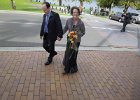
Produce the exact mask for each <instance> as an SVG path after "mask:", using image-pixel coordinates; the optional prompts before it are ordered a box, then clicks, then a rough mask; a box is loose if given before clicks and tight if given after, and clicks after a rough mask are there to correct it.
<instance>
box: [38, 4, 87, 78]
mask: <svg viewBox="0 0 140 100" xmlns="http://www.w3.org/2000/svg"><path fill="white" fill-rule="evenodd" d="M42 10H43V11H44V13H45V14H44V15H43V22H42V26H41V31H40V38H41V39H43V48H44V49H45V50H46V51H47V52H48V53H49V57H48V59H47V61H46V62H45V65H49V64H51V62H52V60H53V57H54V56H55V55H57V52H56V51H55V41H56V40H58V41H60V40H61V39H62V37H63V34H64V33H66V32H67V31H68V34H67V45H66V51H65V55H64V59H63V65H64V66H65V67H64V72H63V74H64V75H65V74H68V73H75V72H77V71H78V68H77V62H76V60H77V54H78V48H79V45H80V42H81V37H82V36H83V35H84V34H85V26H84V23H83V22H82V20H81V19H80V18H79V15H80V10H79V8H77V7H72V8H71V15H72V18H69V19H68V20H67V21H66V25H65V27H64V29H63V30H62V24H61V20H60V17H59V14H58V13H56V12H53V11H51V8H50V4H49V3H48V2H44V3H43V6H42Z"/></svg>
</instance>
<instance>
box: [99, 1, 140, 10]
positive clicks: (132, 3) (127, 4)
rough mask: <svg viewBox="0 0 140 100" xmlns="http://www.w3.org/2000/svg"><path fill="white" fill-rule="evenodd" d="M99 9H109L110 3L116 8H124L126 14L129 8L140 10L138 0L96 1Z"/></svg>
mask: <svg viewBox="0 0 140 100" xmlns="http://www.w3.org/2000/svg"><path fill="white" fill-rule="evenodd" d="M97 3H98V5H99V6H100V7H107V8H111V5H112V3H113V4H114V5H116V6H118V5H121V6H124V11H125V12H127V10H128V8H129V7H130V6H132V7H137V8H140V7H139V6H140V1H139V0H97Z"/></svg>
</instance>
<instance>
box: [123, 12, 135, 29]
mask: <svg viewBox="0 0 140 100" xmlns="http://www.w3.org/2000/svg"><path fill="white" fill-rule="evenodd" d="M122 17H124V21H123V28H122V29H121V32H125V27H126V25H127V24H129V23H130V21H131V19H132V16H131V14H130V13H126V11H124V14H122Z"/></svg>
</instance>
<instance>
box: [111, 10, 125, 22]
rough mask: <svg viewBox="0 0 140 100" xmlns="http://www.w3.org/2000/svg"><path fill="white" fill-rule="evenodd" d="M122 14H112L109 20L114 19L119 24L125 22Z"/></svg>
mask: <svg viewBox="0 0 140 100" xmlns="http://www.w3.org/2000/svg"><path fill="white" fill-rule="evenodd" d="M122 14H123V13H121V12H117V13H115V14H111V15H109V19H112V20H116V21H119V22H123V21H124V17H122Z"/></svg>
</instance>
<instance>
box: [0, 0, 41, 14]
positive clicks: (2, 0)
mask: <svg viewBox="0 0 140 100" xmlns="http://www.w3.org/2000/svg"><path fill="white" fill-rule="evenodd" d="M14 1H15V3H16V10H23V11H33V12H42V11H41V9H39V8H37V7H35V5H36V4H39V3H32V2H30V0H14ZM0 10H12V7H11V0H0Z"/></svg>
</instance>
